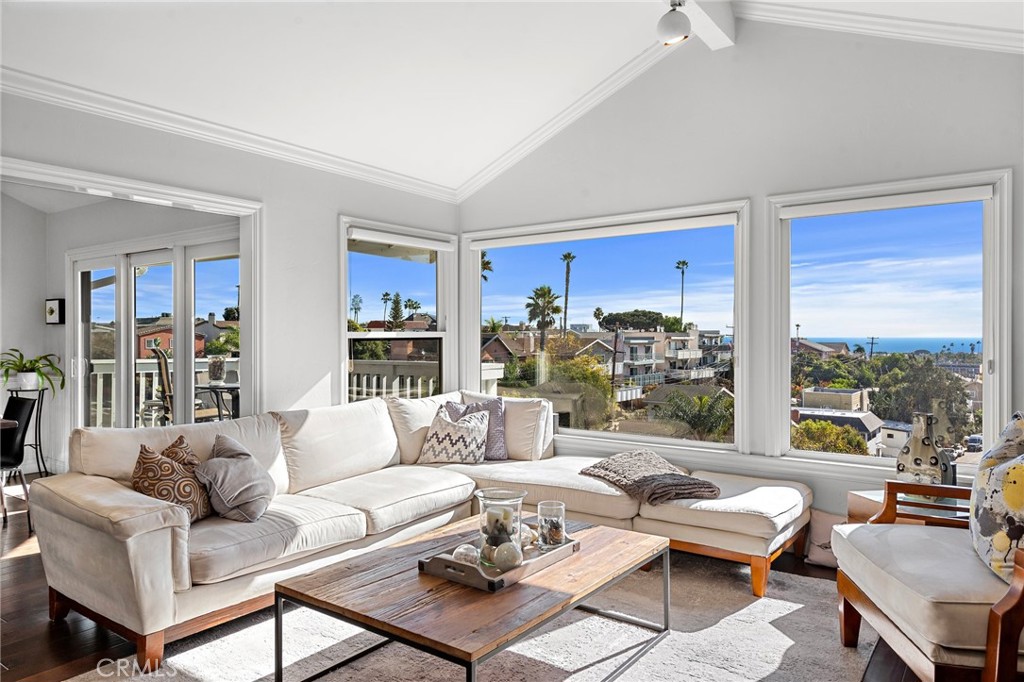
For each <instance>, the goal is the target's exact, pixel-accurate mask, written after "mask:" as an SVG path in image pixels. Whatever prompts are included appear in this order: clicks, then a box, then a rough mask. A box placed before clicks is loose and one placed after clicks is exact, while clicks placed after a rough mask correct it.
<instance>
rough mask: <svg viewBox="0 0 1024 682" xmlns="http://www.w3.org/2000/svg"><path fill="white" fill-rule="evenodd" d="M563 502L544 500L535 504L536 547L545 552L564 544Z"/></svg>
mask: <svg viewBox="0 0 1024 682" xmlns="http://www.w3.org/2000/svg"><path fill="white" fill-rule="evenodd" d="M565 539H566V535H565V502H559V501H557V500H546V501H544V502H539V503H538V504H537V547H538V548H539V549H540V551H542V552H546V551H549V550H552V549H555V548H556V547H559V546H561V545H563V544H565Z"/></svg>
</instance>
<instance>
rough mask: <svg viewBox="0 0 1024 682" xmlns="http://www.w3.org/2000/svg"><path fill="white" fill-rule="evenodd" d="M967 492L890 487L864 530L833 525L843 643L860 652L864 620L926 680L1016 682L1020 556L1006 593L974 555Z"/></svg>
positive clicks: (1019, 553) (1021, 617) (1020, 659)
mask: <svg viewBox="0 0 1024 682" xmlns="http://www.w3.org/2000/svg"><path fill="white" fill-rule="evenodd" d="M970 495H971V489H970V488H963V487H957V486H938V485H922V484H915V483H903V482H899V481H886V484H885V497H884V500H883V503H882V509H881V511H880V512H879V513H878V514H876V515H875V516H874V517H872V518H871V520H870V521H869V522H868V523H867V524H845V525H840V526H836V527H835V529H834V530H833V533H832V549H833V551H834V552H835V555H836V558H837V559H838V561H839V574H838V588H839V595H840V597H841V601H840V605H839V631H840V638H841V640H842V643H843V645H844V646H848V647H855V646H857V640H858V636H859V631H860V623H861V619H862V618H863V619H865V620H867V621H868V623H870V624H871V626H872V627H873V628H874V629H875V630H876V631H877V632H878V634H879V636H880V637H881V638H882V639H884V640H885V641H886V643H887V644H888V645H889V646H890V647H891V648H892V650H893V651H894V652H896V654H897V655H898V656H900V658H902V659H903V661H904V662H905V663H906V664H907V666H908V667H909V668H910V670H911V671H912V672H913V673H914V674H915V675H917V676H918V677H919V678H920V679H921V680H925V681H926V682H951V681H954V680H955V681H957V682H960V681H964V680H980V681H982V682H1008V681H1010V680H1015V679H1018V675H1017V670H1018V669H1021V670H1024V648H1022V647H1021V646H1020V634H1021V628H1022V625H1024V550H1021V549H1017V550H1016V554H1015V555H1014V562H1015V565H1014V571H1013V579H1012V582H1011V584H1010V585H1009V586H1007V584H1006V583H1005V582H1004V581H1003V580H1002V579H1000V578H999V577H998V576H997V575H996V574H995V573H993V572H992V571H991V570H990V569H989V567H988V566H987V565H986V564H985V563H984V562H982V561H981V560H980V559H979V558H978V555H977V553H976V552H975V551H974V547H973V545H972V542H971V533H970V531H969V530H968V513H969V512H968V509H967V506H966V504H965V503H964V502H963V501H965V500H969V499H970ZM924 496H928V497H924ZM958 501H960V502H959V503H958ZM1020 679H1024V675H1021V676H1020Z"/></svg>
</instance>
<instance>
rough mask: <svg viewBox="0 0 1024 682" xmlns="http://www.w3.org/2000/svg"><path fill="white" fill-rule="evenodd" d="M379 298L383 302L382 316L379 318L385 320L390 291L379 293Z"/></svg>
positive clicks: (389, 301)
mask: <svg viewBox="0 0 1024 682" xmlns="http://www.w3.org/2000/svg"><path fill="white" fill-rule="evenodd" d="M380 300H381V302H383V303H384V317H382V318H381V319H382V320H385V321H386V320H387V319H388V303H391V292H390V291H385V292H384V293H383V294H381V295H380Z"/></svg>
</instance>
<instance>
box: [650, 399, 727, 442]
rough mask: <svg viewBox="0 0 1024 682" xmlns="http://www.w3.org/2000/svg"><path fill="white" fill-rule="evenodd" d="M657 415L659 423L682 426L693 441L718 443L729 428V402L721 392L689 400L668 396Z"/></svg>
mask: <svg viewBox="0 0 1024 682" xmlns="http://www.w3.org/2000/svg"><path fill="white" fill-rule="evenodd" d="M657 412H658V416H659V417H661V418H662V419H670V420H672V421H678V422H682V423H684V424H686V426H687V427H689V430H690V434H691V435H692V436H693V437H694V438H695V439H696V440H719V439H720V438H722V436H724V435H725V434H726V433H728V432H729V429H731V428H732V424H733V399H732V397H731V396H730V395H729V394H728V393H726V392H725V391H719V392H718V393H716V394H715V395H713V396H707V395H698V396H694V397H692V398H691V397H689V396H687V395H684V394H682V393H674V394H672V395H670V396H669V398H668V404H667V405H666V406H665V407H660V408H658V411H657Z"/></svg>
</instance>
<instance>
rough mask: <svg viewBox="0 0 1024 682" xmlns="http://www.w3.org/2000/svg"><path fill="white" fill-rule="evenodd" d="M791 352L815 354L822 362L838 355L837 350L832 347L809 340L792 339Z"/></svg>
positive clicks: (790, 343)
mask: <svg viewBox="0 0 1024 682" xmlns="http://www.w3.org/2000/svg"><path fill="white" fill-rule="evenodd" d="M789 350H790V352H791V353H814V354H815V355H817V356H818V357H820V358H821V359H822V360H826V359H828V358H830V357H832V356H833V355H835V354H836V350H835V349H834V348H831V347H830V346H826V345H825V344H823V343H818V342H817V341H809V340H808V339H790V341H789Z"/></svg>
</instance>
